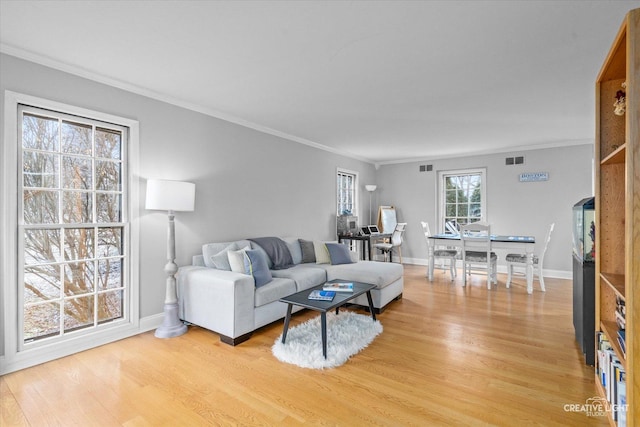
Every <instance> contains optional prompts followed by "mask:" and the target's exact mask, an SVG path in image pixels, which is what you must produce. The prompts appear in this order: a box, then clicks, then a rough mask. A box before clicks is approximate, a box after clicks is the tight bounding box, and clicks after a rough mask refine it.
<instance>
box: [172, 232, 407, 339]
mask: <svg viewBox="0 0 640 427" xmlns="http://www.w3.org/2000/svg"><path fill="white" fill-rule="evenodd" d="M271 239H273V238H271ZM277 240H280V241H281V242H284V244H285V245H286V248H287V249H288V251H286V250H285V251H284V252H288V253H289V254H290V255H291V259H290V261H291V263H290V265H287V266H285V267H286V268H283V265H282V263H281V262H280V261H279V260H277V262H278V263H279V265H274V262H273V260H272V259H271V258H272V257H273V258H278V257H279V255H278V254H275V255H274V254H273V253H270V254H269V253H267V251H265V250H264V248H263V247H262V246H261V245H260V244H258V243H256V241H250V240H239V241H235V242H223V243H209V244H205V245H203V247H202V255H196V256H194V257H193V263H192V265H190V266H185V267H181V268H180V269H179V270H178V273H177V275H176V277H177V293H178V306H179V316H180V318H181V319H182V320H184V321H186V322H189V323H191V324H194V325H198V326H200V327H203V328H206V329H209V330H211V331H213V332H216V333H218V334H219V335H220V340H221V341H222V342H225V343H227V344H231V345H236V344H239V343H241V342H243V341H245V340H247V339H249V337H250V336H251V334H252V333H253V331H254V330H256V329H258V328H260V327H262V326H265V325H267V324H269V323H271V322H274V321H276V320H279V319H282V318H284V317H285V315H286V311H287V305H286V304H284V303H281V302H279V301H278V300H279V299H280V298H282V297H284V296H287V295H290V294H292V293H295V292H298V291H301V290H304V289H309V288H312V287H314V286H318V285H322V284H323V283H324V282H326V281H328V280H334V279H344V280H351V281H357V282H364V283H371V284H375V285H376V288H375V289H374V290H372V292H371V295H372V298H373V305H374V308H375V309H376V311H377V312H378V313H379V312H382V311H383V310H384V309H385V308H386V306H387V304H389V303H390V302H391V301H393V300H395V299H400V298H401V297H402V291H403V268H402V265H400V264H395V263H385V262H376V261H358V260H357V254H356V253H354V252H349V255H348V257H349V259H348V260H346V261H345V260H344V259H343V260H342V261H340V262H341V263H338V261H337V260H338V259H339V258H338V257H337V256H336V257H333V258H332V254H333V253H335V251H334V250H335V249H340V250H345V251H346V249H344V248H343V247H336V246H335V245H336V243H335V242H319V241H313V242H311V241H305V240H302V239H297V238H283V239H277ZM327 245H329V247H330V248H331V249H332V250H333V252H331V253H329V252H328V250H327ZM242 249H246V250H248V251H244V252H242V253H246V254H249V253H250V254H251V255H252V257H251V258H252V259H253V258H261V259H264V261H266V263H267V266H266V267H265V268H268V269H269V271H268V273H267V275H268V276H270V278H271V280H268V282H267V283H264V282H265V279H264V277H262V276H258V275H257V273H256V272H255V271H254V269H252V268H250V267H249V265H245V267H246V268H247V270H246V271H244V272H240V271H239V268H241V266H238V265H237V255H238V253H240V251H241V250H242ZM230 252H231V255H232V256H230V254H229V253H230ZM256 254H257V255H260V256H257V257H256ZM313 255H317V256H315V257H314V256H313ZM244 259H246V260H249V257H248V256H245V257H244ZM332 259H333V260H334V261H335V262H334V263H332ZM234 260H235V265H234V266H232V264H234ZM258 261H260V260H258ZM261 262H262V261H261ZM246 264H250V261H247V262H246ZM256 265H257V264H256ZM234 267H235V268H234ZM233 269H235V270H236V271H233ZM249 271H251V272H253V273H255V275H252V273H249ZM257 284H259V286H256V285H257ZM351 302H352V303H354V304H358V305H362V306H364V307H368V302H367V298H366V295H362V296H360V297H358V298H355V299H354V300H352V301H351ZM300 309H301V308H300V307H294V311H297V310H300Z"/></svg>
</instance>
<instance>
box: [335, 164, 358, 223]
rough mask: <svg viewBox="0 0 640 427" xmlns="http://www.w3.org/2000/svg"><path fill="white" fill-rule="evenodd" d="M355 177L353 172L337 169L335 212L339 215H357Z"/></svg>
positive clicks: (356, 176) (356, 177)
mask: <svg viewBox="0 0 640 427" xmlns="http://www.w3.org/2000/svg"><path fill="white" fill-rule="evenodd" d="M357 179H358V175H357V174H356V173H355V172H351V171H346V170H342V169H338V179H337V184H338V191H337V195H338V197H337V204H336V214H337V215H338V216H340V215H357V212H356V197H357V194H356V193H357V192H356V189H357Z"/></svg>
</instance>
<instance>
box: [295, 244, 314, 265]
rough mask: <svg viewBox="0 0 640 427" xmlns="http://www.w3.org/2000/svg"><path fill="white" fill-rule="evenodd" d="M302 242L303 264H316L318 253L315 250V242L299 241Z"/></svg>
mask: <svg viewBox="0 0 640 427" xmlns="http://www.w3.org/2000/svg"><path fill="white" fill-rule="evenodd" d="M298 241H299V242H300V249H302V261H301V263H303V264H304V263H308V262H313V263H315V262H316V251H315V249H314V248H313V242H312V241H311V240H302V239H298Z"/></svg>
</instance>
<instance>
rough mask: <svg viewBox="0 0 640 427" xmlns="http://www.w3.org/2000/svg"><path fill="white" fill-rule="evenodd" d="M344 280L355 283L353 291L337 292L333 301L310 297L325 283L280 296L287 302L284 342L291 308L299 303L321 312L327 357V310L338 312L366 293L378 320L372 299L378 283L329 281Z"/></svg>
mask: <svg viewBox="0 0 640 427" xmlns="http://www.w3.org/2000/svg"><path fill="white" fill-rule="evenodd" d="M334 282H342V283H353V292H336V296H335V297H334V298H333V301H318V300H312V299H309V298H308V296H309V293H311V291H313V290H315V289H322V287H323V285H320V286H316V287H314V288H310V289H305V290H304V291H300V292H296V293H295V294H291V295H289V296H286V297H284V298H280V302H284V303H287V304H288V306H287V317H285V319H284V330H283V331H282V343H283V344H284V343H285V340H286V339H287V331H288V330H289V321H290V320H291V309H292V308H293V306H294V305H298V306H301V307H304V308H308V309H310V310H315V311H319V312H320V325H321V328H322V355H323V356H324V358H325V359H326V358H327V312H328V311H331V310H333V309H334V308H335V309H336V314H338V312H339V310H340V306H342V305H345V304H346V303H347V302H349V301H351V300H352V299H354V298H356V297H358V296H360V295H362V294H364V293H366V294H367V300H368V301H369V311H370V312H371V317H372V318H373V321H374V322H375V321H376V313H375V310H374V309H373V300H372V299H371V289H373V288H375V287H376V285H370V284H369V283H361V282H354V281H353V280H340V279H336V280H330V281H329V282H328V283H334Z"/></svg>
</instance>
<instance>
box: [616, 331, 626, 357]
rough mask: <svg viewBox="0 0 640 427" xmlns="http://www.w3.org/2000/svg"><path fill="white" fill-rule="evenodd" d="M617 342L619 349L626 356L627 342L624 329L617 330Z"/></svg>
mask: <svg viewBox="0 0 640 427" xmlns="http://www.w3.org/2000/svg"><path fill="white" fill-rule="evenodd" d="M618 344H620V349H621V350H622V354H623V355H624V357H627V342H626V333H625V330H624V329H622V330H619V331H618Z"/></svg>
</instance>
